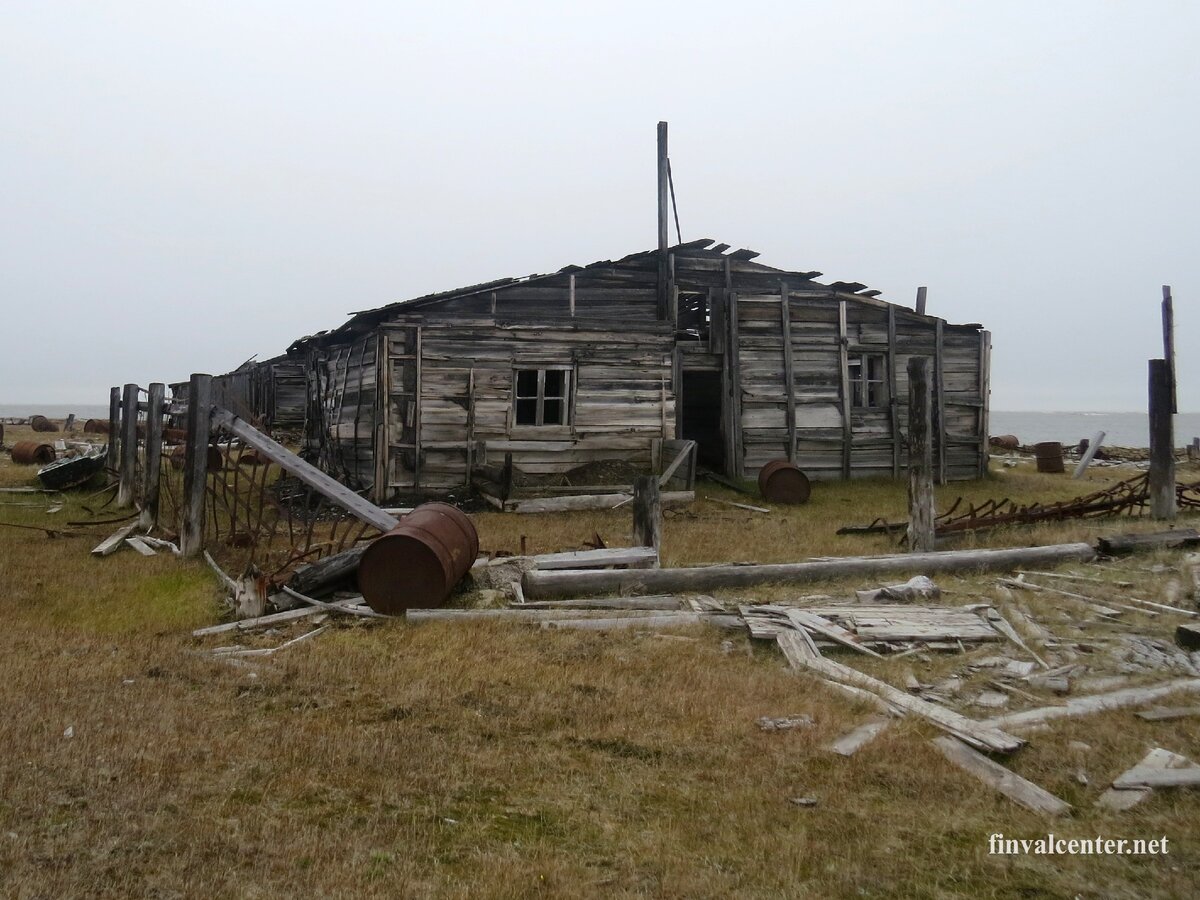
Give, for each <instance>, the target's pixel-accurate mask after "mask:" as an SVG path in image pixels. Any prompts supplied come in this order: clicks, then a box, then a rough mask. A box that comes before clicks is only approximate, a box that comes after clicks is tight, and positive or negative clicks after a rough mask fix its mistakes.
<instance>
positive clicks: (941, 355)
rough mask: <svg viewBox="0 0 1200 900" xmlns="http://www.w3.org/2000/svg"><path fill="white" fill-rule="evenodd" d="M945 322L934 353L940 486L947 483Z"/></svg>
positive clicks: (936, 472) (940, 325) (936, 474)
mask: <svg viewBox="0 0 1200 900" xmlns="http://www.w3.org/2000/svg"><path fill="white" fill-rule="evenodd" d="M945 325H946V323H945V321H944V320H942V319H938V320H937V331H936V332H935V334H934V341H935V345H934V352H933V391H934V401H935V402H934V408H933V419H934V430H933V446H934V448H935V450H936V451H937V465H936V468H935V469H934V479H935V480H936V481H937V483H938V484H945V483H946V348H945Z"/></svg>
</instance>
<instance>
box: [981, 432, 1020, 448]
mask: <svg viewBox="0 0 1200 900" xmlns="http://www.w3.org/2000/svg"><path fill="white" fill-rule="evenodd" d="M988 441H989V443H990V444H991V445H992V446H993V447H999V448H1000V449H1001V450H1017V449H1019V448H1020V446H1021V441H1020V439H1019V438H1018V437H1017V436H1016V435H1015V434H993V435H992V436H991V437H990V438H989V439H988Z"/></svg>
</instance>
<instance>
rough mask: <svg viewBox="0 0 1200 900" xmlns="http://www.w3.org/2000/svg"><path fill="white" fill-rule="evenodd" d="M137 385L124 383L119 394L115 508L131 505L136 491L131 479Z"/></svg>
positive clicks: (134, 468) (134, 449)
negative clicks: (119, 424)
mask: <svg viewBox="0 0 1200 900" xmlns="http://www.w3.org/2000/svg"><path fill="white" fill-rule="evenodd" d="M137 419H138V386H137V385H136V384H127V385H125V390H124V391H123V393H122V395H121V481H120V484H119V485H118V487H117V508H118V509H127V508H129V507H130V506H133V496H134V493H135V492H136V488H135V487H134V484H133V481H134V478H135V477H136V472H137Z"/></svg>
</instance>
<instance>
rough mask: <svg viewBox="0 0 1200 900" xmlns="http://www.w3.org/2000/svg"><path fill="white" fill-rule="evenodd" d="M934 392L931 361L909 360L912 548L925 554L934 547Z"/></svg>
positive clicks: (924, 359)
mask: <svg viewBox="0 0 1200 900" xmlns="http://www.w3.org/2000/svg"><path fill="white" fill-rule="evenodd" d="M931 406H932V392H931V391H930V386H929V360H928V359H927V358H926V357H923V356H914V357H911V358H910V359H909V361H908V549H909V552H910V553H923V552H925V551H928V550H932V549H933V548H934V521H933V520H934V515H935V514H934V498H933V444H932V443H931V442H930V437H931V436H932V432H933V421H932V419H933V416H932V410H931Z"/></svg>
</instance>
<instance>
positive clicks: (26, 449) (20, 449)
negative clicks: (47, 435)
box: [12, 441, 55, 466]
mask: <svg viewBox="0 0 1200 900" xmlns="http://www.w3.org/2000/svg"><path fill="white" fill-rule="evenodd" d="M54 457H55V453H54V446H53V445H52V444H43V443H41V442H39V441H17V442H16V443H15V444H13V447H12V461H13V462H15V463H20V464H21V465H25V466H30V465H33V464H34V463H40V464H41V465H45V464H46V463H52V462H54Z"/></svg>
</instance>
